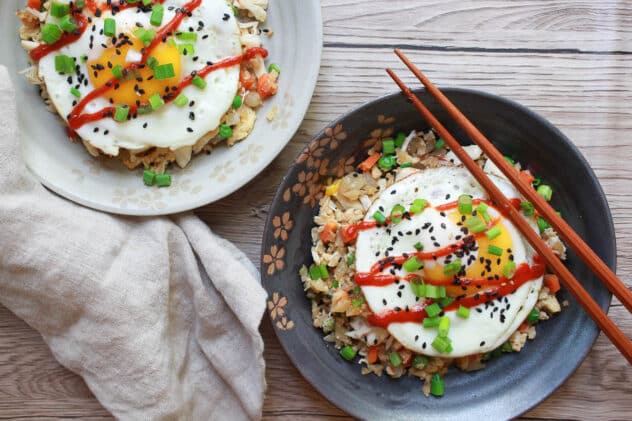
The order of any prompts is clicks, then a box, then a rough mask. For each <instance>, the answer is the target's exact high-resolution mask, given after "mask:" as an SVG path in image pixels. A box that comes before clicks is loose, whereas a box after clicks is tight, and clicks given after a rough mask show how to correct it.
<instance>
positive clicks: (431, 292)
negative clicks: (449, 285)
mask: <svg viewBox="0 0 632 421" xmlns="http://www.w3.org/2000/svg"><path fill="white" fill-rule="evenodd" d="M426 297H428V298H440V297H439V287H438V286H436V285H431V284H426Z"/></svg>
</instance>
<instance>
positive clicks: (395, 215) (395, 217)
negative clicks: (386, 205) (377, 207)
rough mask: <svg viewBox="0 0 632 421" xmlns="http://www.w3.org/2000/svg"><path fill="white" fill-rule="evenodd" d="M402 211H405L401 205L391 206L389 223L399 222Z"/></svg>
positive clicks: (402, 214)
mask: <svg viewBox="0 0 632 421" xmlns="http://www.w3.org/2000/svg"><path fill="white" fill-rule="evenodd" d="M404 212H406V208H404V207H403V206H402V205H395V206H393V209H391V223H393V224H399V223H400V222H401V221H402V217H403V216H404Z"/></svg>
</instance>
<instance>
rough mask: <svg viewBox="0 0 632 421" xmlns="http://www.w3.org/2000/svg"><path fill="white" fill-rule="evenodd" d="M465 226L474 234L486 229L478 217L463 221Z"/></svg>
mask: <svg viewBox="0 0 632 421" xmlns="http://www.w3.org/2000/svg"><path fill="white" fill-rule="evenodd" d="M465 225H467V227H468V229H469V230H470V231H472V232H473V233H475V234H478V233H479V232H483V231H485V229H487V225H485V222H484V221H483V220H482V219H481V218H480V217H479V216H478V215H476V216H472V217H471V218H468V219H467V220H466V221H465Z"/></svg>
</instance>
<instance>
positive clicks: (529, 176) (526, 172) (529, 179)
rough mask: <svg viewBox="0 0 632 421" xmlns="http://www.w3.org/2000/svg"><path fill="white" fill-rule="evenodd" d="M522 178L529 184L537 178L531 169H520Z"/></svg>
mask: <svg viewBox="0 0 632 421" xmlns="http://www.w3.org/2000/svg"><path fill="white" fill-rule="evenodd" d="M520 178H522V179H523V180H524V181H525V182H526V183H527V184H529V185H531V184H532V183H533V180H535V177H534V176H533V174H531V171H529V170H522V171H520Z"/></svg>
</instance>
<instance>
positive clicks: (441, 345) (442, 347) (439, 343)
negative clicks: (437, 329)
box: [431, 322, 450, 354]
mask: <svg viewBox="0 0 632 421" xmlns="http://www.w3.org/2000/svg"><path fill="white" fill-rule="evenodd" d="M439 323H441V322H439ZM431 345H432V347H433V348H434V349H436V350H437V351H439V352H440V353H441V354H443V353H446V352H447V351H448V346H449V345H450V339H448V338H447V337H443V336H438V335H437V337H436V338H434V340H433V341H432V344H431Z"/></svg>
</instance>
